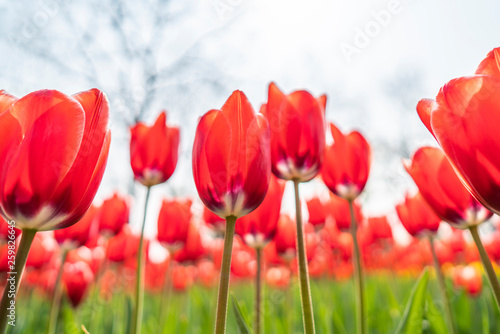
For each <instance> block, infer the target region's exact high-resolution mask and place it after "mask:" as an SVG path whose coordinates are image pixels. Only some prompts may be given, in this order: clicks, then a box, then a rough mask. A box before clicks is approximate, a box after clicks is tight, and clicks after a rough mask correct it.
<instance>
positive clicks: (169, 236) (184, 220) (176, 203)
mask: <svg viewBox="0 0 500 334" xmlns="http://www.w3.org/2000/svg"><path fill="white" fill-rule="evenodd" d="M191 204H192V201H191V200H184V201H181V200H166V199H165V200H163V203H162V205H161V209H160V214H159V216H158V241H159V242H161V243H162V245H163V246H165V247H166V248H167V249H169V250H170V251H171V252H175V251H177V250H179V249H181V248H182V247H183V246H184V244H185V243H186V240H187V237H188V230H189V224H190V223H191V216H192V214H191Z"/></svg>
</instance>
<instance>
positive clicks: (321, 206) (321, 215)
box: [306, 197, 331, 228]
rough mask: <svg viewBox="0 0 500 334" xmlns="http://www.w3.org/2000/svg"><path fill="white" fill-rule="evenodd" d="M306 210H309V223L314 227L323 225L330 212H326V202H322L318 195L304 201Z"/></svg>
mask: <svg viewBox="0 0 500 334" xmlns="http://www.w3.org/2000/svg"><path fill="white" fill-rule="evenodd" d="M306 204H307V211H309V224H312V225H313V226H314V227H316V228H321V227H323V226H324V225H325V221H326V219H327V218H328V216H329V215H330V214H331V212H328V204H325V203H322V202H321V200H320V199H319V198H318V197H313V198H311V199H310V200H308V201H306Z"/></svg>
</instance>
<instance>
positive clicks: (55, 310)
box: [47, 248, 69, 334]
mask: <svg viewBox="0 0 500 334" xmlns="http://www.w3.org/2000/svg"><path fill="white" fill-rule="evenodd" d="M68 251H69V249H68V248H64V249H63V253H62V256H61V265H60V266H59V270H58V271H57V278H56V282H55V284H54V297H53V298H52V305H51V307H50V320H49V331H48V332H47V333H48V334H53V333H55V332H56V327H57V316H58V315H59V307H60V305H61V297H62V291H63V289H62V285H61V279H62V275H63V271H64V263H65V262H66V257H67V256H68Z"/></svg>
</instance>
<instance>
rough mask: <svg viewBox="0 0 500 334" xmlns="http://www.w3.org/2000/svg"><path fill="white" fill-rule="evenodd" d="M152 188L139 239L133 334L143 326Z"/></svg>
mask: <svg viewBox="0 0 500 334" xmlns="http://www.w3.org/2000/svg"><path fill="white" fill-rule="evenodd" d="M150 193H151V187H148V190H147V192H146V200H145V202H144V217H143V219H142V229H141V238H140V239H139V249H138V250H137V276H136V285H135V314H134V319H133V323H132V324H133V326H132V333H134V334H140V333H141V327H142V326H141V325H142V308H143V305H144V284H143V281H144V266H143V262H144V254H143V251H142V244H143V243H144V227H145V226H146V214H147V212H148V202H149V194H150Z"/></svg>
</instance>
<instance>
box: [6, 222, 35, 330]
mask: <svg viewBox="0 0 500 334" xmlns="http://www.w3.org/2000/svg"><path fill="white" fill-rule="evenodd" d="M36 232H37V231H36V230H23V233H22V234H21V241H20V242H19V248H18V249H17V254H16V259H15V262H14V264H13V266H10V263H9V266H10V267H9V269H10V272H9V278H8V279H7V283H6V284H5V288H4V290H3V295H2V301H1V302H0V333H2V334H3V333H5V330H6V329H7V323H8V322H9V320H10V319H9V317H8V316H9V314H10V311H11V310H9V307H11V308H12V306H13V309H14V315H15V312H16V310H15V307H16V304H15V300H16V299H15V298H16V295H17V291H18V290H19V284H20V282H21V278H22V275H23V271H24V267H25V266H26V260H27V259H28V253H29V251H30V247H31V243H32V242H33V239H34V238H35V234H36ZM11 279H13V280H14V282H13V283H11V281H10V280H11Z"/></svg>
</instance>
